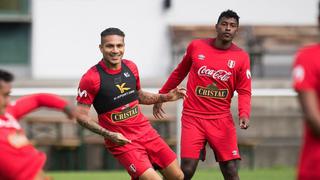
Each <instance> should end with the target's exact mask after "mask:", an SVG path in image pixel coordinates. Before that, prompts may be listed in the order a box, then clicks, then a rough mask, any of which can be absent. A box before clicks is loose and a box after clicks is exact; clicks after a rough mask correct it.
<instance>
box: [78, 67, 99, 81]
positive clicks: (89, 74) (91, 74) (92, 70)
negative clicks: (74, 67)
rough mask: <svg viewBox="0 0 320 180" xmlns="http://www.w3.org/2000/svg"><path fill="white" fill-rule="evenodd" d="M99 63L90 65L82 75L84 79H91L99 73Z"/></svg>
mask: <svg viewBox="0 0 320 180" xmlns="http://www.w3.org/2000/svg"><path fill="white" fill-rule="evenodd" d="M96 66H97V64H95V65H94V66H92V67H90V68H89V69H88V70H87V71H86V72H85V73H84V74H83V75H82V77H81V79H82V80H89V79H91V78H93V77H95V76H97V75H98V69H97V67H96Z"/></svg>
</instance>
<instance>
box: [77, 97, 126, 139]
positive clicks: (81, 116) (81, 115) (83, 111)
mask: <svg viewBox="0 0 320 180" xmlns="http://www.w3.org/2000/svg"><path fill="white" fill-rule="evenodd" d="M77 107H78V109H77V110H78V113H77V122H78V123H79V124H80V125H81V126H82V127H84V128H86V129H89V130H90V131H92V132H94V133H96V134H99V135H101V136H103V137H104V138H107V139H110V140H111V141H113V142H114V143H116V144H118V145H125V144H127V143H130V142H131V141H130V140H128V139H127V138H126V137H124V136H123V135H122V134H121V133H117V132H111V131H108V130H106V129H105V128H103V127H101V126H100V125H99V124H98V123H97V122H96V121H95V120H94V119H92V118H91V117H90V115H89V111H90V106H88V105H85V104H80V103H78V106H77Z"/></svg>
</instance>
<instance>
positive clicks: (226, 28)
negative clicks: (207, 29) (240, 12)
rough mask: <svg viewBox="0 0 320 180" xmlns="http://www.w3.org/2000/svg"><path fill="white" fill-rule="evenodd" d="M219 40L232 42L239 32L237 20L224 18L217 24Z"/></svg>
mask: <svg viewBox="0 0 320 180" xmlns="http://www.w3.org/2000/svg"><path fill="white" fill-rule="evenodd" d="M216 31H217V38H218V39H220V40H222V41H226V42H229V41H232V40H233V38H234V36H235V35H236V33H237V31H238V22H237V20H236V19H235V18H227V17H222V18H221V20H220V22H218V24H216Z"/></svg>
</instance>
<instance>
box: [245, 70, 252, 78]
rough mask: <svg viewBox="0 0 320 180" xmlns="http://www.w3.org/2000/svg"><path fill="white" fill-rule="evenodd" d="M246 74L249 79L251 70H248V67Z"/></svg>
mask: <svg viewBox="0 0 320 180" xmlns="http://www.w3.org/2000/svg"><path fill="white" fill-rule="evenodd" d="M246 76H247V78H248V79H250V78H251V72H250V70H249V69H247V71H246Z"/></svg>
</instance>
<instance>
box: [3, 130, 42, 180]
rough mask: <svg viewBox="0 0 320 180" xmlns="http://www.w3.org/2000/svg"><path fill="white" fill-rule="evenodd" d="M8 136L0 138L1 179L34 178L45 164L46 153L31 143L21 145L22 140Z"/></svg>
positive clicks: (21, 179)
mask: <svg viewBox="0 0 320 180" xmlns="http://www.w3.org/2000/svg"><path fill="white" fill-rule="evenodd" d="M9 136H10V135H9ZM9 136H8V137H9ZM8 137H2V138H0V179H1V180H33V179H34V178H35V176H36V175H37V174H38V173H39V172H40V170H42V167H43V166H44V163H45V161H46V156H45V154H44V153H42V152H39V151H38V150H36V149H35V148H34V147H33V146H32V145H31V144H26V145H23V146H21V147H20V145H19V144H20V142H21V141H20V140H18V139H12V140H9V138H8Z"/></svg>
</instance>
